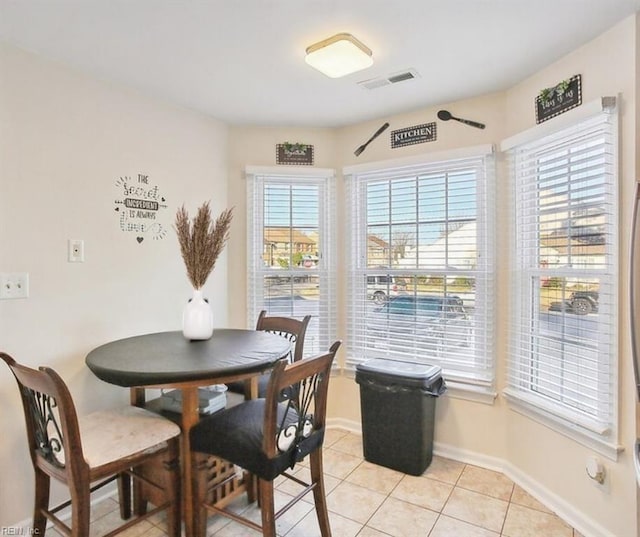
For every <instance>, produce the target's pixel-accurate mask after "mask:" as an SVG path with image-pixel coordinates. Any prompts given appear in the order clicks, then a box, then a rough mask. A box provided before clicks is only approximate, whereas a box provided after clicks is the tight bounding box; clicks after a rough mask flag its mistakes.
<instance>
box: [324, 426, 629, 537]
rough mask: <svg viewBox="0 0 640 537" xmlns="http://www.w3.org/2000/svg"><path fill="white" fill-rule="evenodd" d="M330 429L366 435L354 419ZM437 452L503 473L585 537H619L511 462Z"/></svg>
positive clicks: (445, 449) (438, 446) (436, 447)
mask: <svg viewBox="0 0 640 537" xmlns="http://www.w3.org/2000/svg"><path fill="white" fill-rule="evenodd" d="M327 427H329V428H336V429H344V430H347V431H349V432H351V433H356V434H362V424H361V423H360V422H355V421H352V420H344V419H330V420H327ZM433 453H434V454H435V455H438V456H440V457H445V458H447V459H453V460H456V461H459V462H464V463H465V464H473V465H474V466H480V467H482V468H486V469H488V470H494V471H496V472H501V473H503V474H504V475H505V476H507V477H508V478H509V479H511V480H512V481H513V482H514V483H516V484H517V485H519V486H520V487H522V488H523V489H524V490H526V491H527V492H528V493H529V494H531V496H533V497H534V498H535V499H536V500H538V501H539V502H541V503H542V504H543V505H545V506H546V507H547V508H549V509H551V510H552V511H553V512H554V513H556V514H557V515H558V516H559V517H560V518H562V519H563V520H564V521H565V522H567V523H568V524H570V525H571V526H573V527H574V528H575V529H577V530H578V531H579V532H580V533H581V534H582V535H584V536H585V537H618V536H616V535H614V534H613V533H611V532H610V531H608V530H607V529H605V528H603V527H602V526H601V525H600V524H598V523H597V522H596V521H595V520H593V519H592V518H590V517H589V516H587V515H586V514H585V513H584V512H582V511H580V510H578V509H576V508H575V507H574V506H573V505H571V504H570V503H569V502H567V501H566V500H565V499H563V498H561V497H560V496H558V495H557V494H555V493H554V492H552V491H550V490H549V489H548V488H546V487H544V486H543V485H542V484H540V483H539V482H538V481H536V479H535V478H534V477H533V476H530V475H528V474H526V473H524V472H523V471H522V470H520V469H519V468H517V467H516V466H514V465H513V464H511V463H510V462H508V461H505V460H504V459H501V458H499V457H492V456H489V455H484V454H481V453H476V452H474V451H468V450H465V449H461V448H458V447H455V446H452V445H449V444H443V443H441V442H434V444H433Z"/></svg>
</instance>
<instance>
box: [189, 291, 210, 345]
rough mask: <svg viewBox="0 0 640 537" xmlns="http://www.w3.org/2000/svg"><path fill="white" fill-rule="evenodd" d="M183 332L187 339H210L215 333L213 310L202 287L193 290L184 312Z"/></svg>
mask: <svg viewBox="0 0 640 537" xmlns="http://www.w3.org/2000/svg"><path fill="white" fill-rule="evenodd" d="M182 333H183V335H184V337H186V338H187V339H209V338H210V337H211V336H212V335H213V311H211V306H209V303H208V302H207V301H206V300H205V299H204V297H203V296H202V291H201V290H200V289H194V290H193V298H191V300H189V302H188V303H187V305H186V306H185V307H184V311H183V313H182Z"/></svg>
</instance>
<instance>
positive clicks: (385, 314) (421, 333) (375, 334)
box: [367, 295, 473, 352]
mask: <svg viewBox="0 0 640 537" xmlns="http://www.w3.org/2000/svg"><path fill="white" fill-rule="evenodd" d="M472 328H473V326H472V322H471V320H470V318H469V316H468V315H467V312H466V310H465V308H464V303H463V301H462V299H461V298H460V297H458V296H452V295H446V296H439V295H400V296H396V297H395V298H392V299H390V300H389V301H388V302H386V303H385V304H383V305H382V306H380V307H379V308H376V309H375V310H374V311H373V313H372V314H371V315H370V316H369V317H368V319H367V341H368V342H369V344H370V346H371V347H374V348H377V349H384V350H393V349H394V348H395V349H396V350H398V351H400V352H402V351H403V349H404V348H405V347H406V346H407V345H412V344H415V345H416V346H417V347H418V348H420V349H424V350H443V349H449V348H452V347H468V346H469V345H471V341H472V335H473V330H472Z"/></svg>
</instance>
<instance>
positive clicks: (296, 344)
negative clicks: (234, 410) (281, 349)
mask: <svg viewBox="0 0 640 537" xmlns="http://www.w3.org/2000/svg"><path fill="white" fill-rule="evenodd" d="M310 321H311V315H306V316H305V317H304V318H303V319H302V320H301V321H299V320H298V319H294V318H292V317H280V316H274V315H272V316H269V315H267V312H266V311H265V310H262V311H261V312H260V315H258V322H257V323H256V330H263V331H265V332H271V333H272V334H277V335H279V336H282V337H283V338H285V339H288V340H289V342H290V343H291V345H292V349H291V354H290V356H289V357H288V360H289V362H297V361H298V360H302V357H303V354H304V338H305V335H306V333H307V326H308V325H309V322H310ZM254 381H255V379H254V380H252V381H247V382H231V383H229V384H227V387H228V388H229V391H232V392H235V393H243V394H244V395H245V399H250V386H251V384H250V382H254ZM257 382H258V397H264V395H265V393H266V390H267V384H268V382H269V375H268V374H265V375H262V376H260V377H258V379H257Z"/></svg>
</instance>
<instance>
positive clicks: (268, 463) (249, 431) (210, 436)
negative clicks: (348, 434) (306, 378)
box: [190, 399, 324, 481]
mask: <svg viewBox="0 0 640 537" xmlns="http://www.w3.org/2000/svg"><path fill="white" fill-rule="evenodd" d="M265 403H266V401H265V399H253V400H251V401H245V402H244V403H242V404H240V405H237V406H234V407H231V408H229V409H226V410H223V411H221V412H218V413H216V414H213V415H212V416H209V417H206V418H203V419H202V420H200V422H199V423H198V424H197V425H196V426H195V427H193V428H192V429H191V433H190V439H191V449H192V450H193V451H198V452H202V453H208V454H210V455H214V456H216V457H221V458H223V459H225V460H227V461H229V462H231V463H233V464H237V465H238V466H240V467H242V468H244V469H245V470H248V471H250V472H251V473H253V474H255V475H257V476H258V477H260V478H261V479H266V480H267V481H271V480H273V479H275V478H276V477H277V476H278V475H280V474H281V473H282V472H284V471H285V470H286V469H287V467H293V466H294V464H295V463H296V462H300V461H301V460H302V459H303V458H304V457H306V456H307V455H308V454H309V453H311V452H312V451H314V450H315V449H317V448H319V447H320V446H321V445H322V441H323V439H324V429H318V430H312V429H311V428H308V429H309V430H306V431H305V432H306V433H307V434H309V436H307V437H303V436H302V434H299V435H298V434H296V433H295V431H297V429H298V421H299V420H298V415H297V413H295V412H294V411H293V410H292V409H290V410H289V412H288V413H286V420H285V425H284V427H283V430H282V431H281V433H280V435H279V437H278V444H279V446H281V448H282V449H286V447H287V445H288V444H289V442H291V444H290V445H288V449H286V451H283V452H281V453H279V454H278V455H277V456H276V457H275V458H272V459H269V458H268V457H267V455H266V454H265V453H264V452H263V451H262V436H263V422H264V408H265ZM285 412H286V403H282V404H281V405H280V406H279V407H278V423H281V422H282V420H283V418H284V416H285ZM302 428H303V429H307V427H302Z"/></svg>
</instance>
